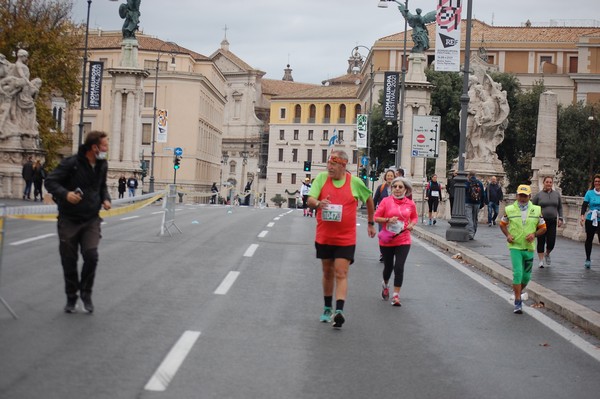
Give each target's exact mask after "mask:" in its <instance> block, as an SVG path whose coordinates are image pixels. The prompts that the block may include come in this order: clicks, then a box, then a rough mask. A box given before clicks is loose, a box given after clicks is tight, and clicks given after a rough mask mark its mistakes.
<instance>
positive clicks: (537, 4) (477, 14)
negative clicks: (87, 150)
mask: <svg viewBox="0 0 600 399" xmlns="http://www.w3.org/2000/svg"><path fill="white" fill-rule="evenodd" d="M74 2H75V7H74V10H73V11H74V15H73V18H74V20H75V22H82V23H85V19H86V12H87V1H86V0H74ZM123 2H125V0H120V1H118V2H112V1H109V0H94V1H93V2H92V5H91V12H90V28H102V29H103V30H120V29H121V27H122V24H123V20H122V19H121V18H120V17H119V14H118V7H119V4H121V3H123ZM378 3H379V1H378V0H294V1H291V0H170V1H166V0H142V2H141V6H140V11H141V13H142V15H141V17H140V29H141V30H142V31H143V32H144V33H145V34H148V35H152V36H156V37H158V38H160V39H162V40H169V41H173V42H176V43H177V44H179V45H180V46H183V47H186V48H188V49H190V50H193V51H195V52H198V53H200V54H203V55H206V56H208V55H210V54H212V53H213V52H214V51H215V50H217V49H218V48H219V47H220V43H221V41H222V40H223V37H224V34H225V31H224V29H223V28H224V27H225V25H227V40H228V41H229V43H230V50H231V51H232V52H233V53H234V54H236V55H237V56H238V57H240V58H242V59H243V60H244V61H246V62H247V63H248V64H250V65H251V66H253V67H254V68H257V69H260V70H263V71H265V72H266V73H267V74H266V76H265V77H266V78H269V79H281V78H282V77H283V69H284V68H285V66H286V64H287V63H288V62H289V63H290V65H291V68H292V69H293V72H292V74H293V77H294V80H295V81H296V82H304V83H317V84H320V83H321V81H322V80H325V79H328V78H333V77H336V76H340V75H343V74H344V73H346V68H347V59H348V57H349V56H350V53H351V51H352V49H353V48H354V46H356V45H363V46H366V47H371V46H372V45H373V43H374V42H375V41H376V40H377V39H379V38H381V37H384V36H388V35H391V34H394V33H398V32H400V31H402V30H403V29H404V19H403V18H402V16H401V15H400V12H399V11H398V8H397V7H396V6H397V5H396V3H393V2H392V3H390V7H389V8H387V9H384V8H378V7H377V4H378ZM463 3H464V4H465V6H464V17H463V18H466V3H467V2H466V0H463ZM573 4H577V6H576V7H574V6H572V5H573ZM436 5H437V0H409V9H410V11H411V12H414V10H415V8H422V9H423V13H425V12H429V11H432V10H435V8H436ZM597 5H598V0H577V1H571V2H568V1H565V0H543V1H542V0H535V1H534V0H473V18H477V19H479V20H481V21H484V22H486V23H489V24H492V23H493V24H494V25H496V26H520V25H521V23H523V22H525V21H526V20H527V19H529V20H531V21H532V22H533V23H534V24H535V23H544V22H549V21H551V20H555V21H557V23H558V24H560V25H561V26H564V25H581V24H584V25H585V26H590V25H591V24H593V23H595V24H596V25H595V26H598V27H600V22H599V21H598V20H600V12H599V11H598V7H597ZM586 11H587V12H586ZM586 18H588V19H586ZM589 18H595V19H596V20H592V19H589ZM361 53H363V54H364V55H366V54H367V53H368V51H367V50H364V49H361Z"/></svg>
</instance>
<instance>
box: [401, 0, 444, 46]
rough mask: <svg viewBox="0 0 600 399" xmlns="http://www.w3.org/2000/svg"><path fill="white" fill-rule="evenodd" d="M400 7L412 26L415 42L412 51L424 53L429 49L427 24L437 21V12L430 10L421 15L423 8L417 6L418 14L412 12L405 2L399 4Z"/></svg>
mask: <svg viewBox="0 0 600 399" xmlns="http://www.w3.org/2000/svg"><path fill="white" fill-rule="evenodd" d="M398 9H399V10H400V13H401V14H402V16H403V17H404V18H405V19H406V21H407V22H408V25H409V26H410V27H411V28H412V39H413V43H414V44H415V45H414V47H413V48H412V52H413V53H424V52H425V51H426V50H428V49H429V32H428V31H427V27H426V26H425V24H428V23H430V22H433V21H435V17H436V12H435V11H430V12H428V13H427V14H425V15H421V12H422V10H421V9H420V8H417V9H416V10H415V12H416V14H412V13H411V12H410V11H408V9H407V8H406V7H405V6H404V4H399V5H398Z"/></svg>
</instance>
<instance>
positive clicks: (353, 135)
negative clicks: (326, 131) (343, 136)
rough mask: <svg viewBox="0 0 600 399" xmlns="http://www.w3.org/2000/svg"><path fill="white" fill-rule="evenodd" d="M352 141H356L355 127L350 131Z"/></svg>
mask: <svg viewBox="0 0 600 399" xmlns="http://www.w3.org/2000/svg"><path fill="white" fill-rule="evenodd" d="M352 141H356V129H354V132H352Z"/></svg>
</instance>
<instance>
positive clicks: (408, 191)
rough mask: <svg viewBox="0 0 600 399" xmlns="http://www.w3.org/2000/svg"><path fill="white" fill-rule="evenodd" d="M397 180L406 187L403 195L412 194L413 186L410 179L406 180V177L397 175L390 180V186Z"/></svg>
mask: <svg viewBox="0 0 600 399" xmlns="http://www.w3.org/2000/svg"><path fill="white" fill-rule="evenodd" d="M397 182H400V183H402V184H404V187H405V188H406V194H404V196H405V197H408V196H410V195H412V191H413V187H412V183H411V182H410V180H408V179H407V178H406V177H403V176H398V177H396V178H395V179H394V180H392V186H393V185H394V183H397Z"/></svg>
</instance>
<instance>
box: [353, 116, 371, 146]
mask: <svg viewBox="0 0 600 399" xmlns="http://www.w3.org/2000/svg"><path fill="white" fill-rule="evenodd" d="M368 123H369V115H367V114H358V115H356V148H367V134H368V133H367V125H368Z"/></svg>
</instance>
